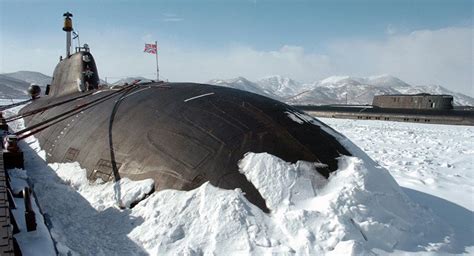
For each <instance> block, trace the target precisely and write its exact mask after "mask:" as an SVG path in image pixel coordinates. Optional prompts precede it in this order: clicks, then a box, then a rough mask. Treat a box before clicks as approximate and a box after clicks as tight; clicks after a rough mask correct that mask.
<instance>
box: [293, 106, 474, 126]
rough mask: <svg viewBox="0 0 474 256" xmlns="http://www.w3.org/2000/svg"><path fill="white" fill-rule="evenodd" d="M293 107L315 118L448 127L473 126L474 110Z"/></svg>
mask: <svg viewBox="0 0 474 256" xmlns="http://www.w3.org/2000/svg"><path fill="white" fill-rule="evenodd" d="M293 107H295V108H297V109H300V110H302V111H305V112H306V113H308V114H310V115H312V116H317V117H331V118H343V119H363V120H381V121H397V122H412V123H432V124H450V125H474V109H471V108H459V109H458V108H455V109H451V110H437V109H434V110H433V109H403V108H398V109H397V108H379V107H374V106H370V105H323V106H293Z"/></svg>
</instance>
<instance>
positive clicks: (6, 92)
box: [0, 71, 51, 99]
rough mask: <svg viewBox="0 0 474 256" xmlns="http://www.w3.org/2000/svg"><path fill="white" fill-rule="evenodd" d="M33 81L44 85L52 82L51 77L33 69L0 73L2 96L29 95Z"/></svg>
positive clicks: (18, 96)
mask: <svg viewBox="0 0 474 256" xmlns="http://www.w3.org/2000/svg"><path fill="white" fill-rule="evenodd" d="M31 83H35V84H38V85H40V86H42V87H44V86H46V84H49V83H51V77H50V76H47V75H45V74H42V73H39V72H33V71H18V72H14V73H5V74H0V98H17V99H21V98H25V97H28V92H27V90H28V87H29V86H30V84H31Z"/></svg>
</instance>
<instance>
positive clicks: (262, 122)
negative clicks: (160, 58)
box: [10, 12, 350, 212]
mask: <svg viewBox="0 0 474 256" xmlns="http://www.w3.org/2000/svg"><path fill="white" fill-rule="evenodd" d="M64 17H65V18H64V27H63V30H64V31H65V32H66V55H65V57H64V58H61V59H60V62H59V63H58V64H57V66H56V68H55V70H54V73H53V79H52V82H51V85H50V86H48V87H47V89H46V94H47V95H39V93H38V91H37V90H33V91H34V92H36V93H35V94H33V95H34V96H33V98H34V99H33V100H32V101H31V102H30V103H29V104H28V105H26V106H25V107H24V108H22V109H21V111H20V112H19V114H18V116H14V117H12V118H10V120H14V119H19V118H23V120H24V121H25V127H26V128H25V129H23V130H20V131H17V132H16V133H15V135H16V136H17V138H18V140H21V139H24V138H26V137H28V136H32V135H34V136H35V137H36V138H37V139H38V141H39V143H40V146H41V148H42V149H43V150H44V151H45V152H46V160H47V161H48V162H79V164H80V165H81V167H82V168H85V169H86V170H87V177H88V179H89V180H91V181H95V180H98V179H100V180H102V181H104V182H106V181H118V180H119V179H121V178H123V177H127V178H129V179H131V180H142V179H153V180H154V189H155V191H160V190H164V189H177V190H192V189H194V188H197V187H199V186H200V185H202V184H203V183H204V182H208V181H209V182H210V183H211V184H213V185H215V186H217V187H220V188H223V189H235V188H240V189H241V190H242V191H243V192H244V194H245V196H246V198H247V199H248V200H249V201H250V202H251V203H253V204H255V205H256V206H258V207H259V208H261V209H262V210H264V211H265V212H269V209H268V207H267V206H266V203H265V200H264V199H263V197H262V196H261V195H260V193H259V192H258V190H257V189H256V188H255V186H254V185H253V184H252V183H251V182H249V181H248V180H247V179H246V177H245V176H244V175H243V174H242V173H240V172H239V168H238V162H239V160H240V159H242V158H243V157H244V155H245V154H246V153H247V152H254V153H259V152H267V153H269V154H272V155H275V156H277V157H279V158H281V159H283V160H285V161H287V162H293V163H294V162H296V161H299V160H303V161H307V162H312V163H315V164H314V172H315V173H316V172H317V173H319V174H320V176H322V177H325V178H328V177H329V175H330V173H332V172H334V171H336V170H337V169H338V160H337V158H338V157H340V156H341V155H350V153H349V151H348V150H347V149H346V148H345V147H344V146H343V145H342V144H341V143H340V142H339V141H338V140H337V139H336V138H335V137H334V136H333V135H331V134H330V133H328V132H326V131H327V129H331V128H329V127H327V126H325V124H323V123H322V122H303V121H301V122H297V121H295V120H294V115H299V114H302V113H303V112H301V111H300V110H298V109H297V108H294V107H291V106H289V105H287V104H284V103H282V102H279V101H276V100H273V99H270V98H267V97H264V96H261V95H257V94H253V93H250V92H245V91H241V90H237V89H232V88H226V87H220V86H215V85H209V84H199V83H187V82H186V83H180V82H163V81H152V82H146V83H141V82H140V81H138V80H137V81H134V82H133V83H130V84H123V85H121V86H115V87H102V86H100V81H99V74H98V69H97V66H96V64H95V60H94V58H93V56H92V54H91V51H90V48H89V47H88V46H84V47H76V49H75V52H74V53H72V52H71V31H73V27H72V18H71V17H72V14H70V13H69V12H68V13H65V14H64ZM292 116H293V117H292ZM323 126H324V129H323ZM334 133H337V132H334Z"/></svg>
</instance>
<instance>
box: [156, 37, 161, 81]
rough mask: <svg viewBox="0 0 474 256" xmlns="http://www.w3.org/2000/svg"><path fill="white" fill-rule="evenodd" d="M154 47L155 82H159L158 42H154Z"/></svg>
mask: <svg viewBox="0 0 474 256" xmlns="http://www.w3.org/2000/svg"><path fill="white" fill-rule="evenodd" d="M155 47H156V53H155V55H156V81H157V82H159V81H160V68H159V67H158V42H157V41H155Z"/></svg>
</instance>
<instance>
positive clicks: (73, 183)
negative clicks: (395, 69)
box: [11, 115, 474, 255]
mask: <svg viewBox="0 0 474 256" xmlns="http://www.w3.org/2000/svg"><path fill="white" fill-rule="evenodd" d="M295 118H298V119H299V120H295V121H298V122H303V121H304V122H306V121H308V120H309V118H308V117H307V116H304V115H301V116H300V115H297V116H295ZM323 121H324V122H326V123H328V124H329V125H330V126H331V127H333V128H335V129H336V130H338V131H339V132H341V133H343V134H345V135H346V136H348V137H349V138H350V139H351V140H352V141H353V142H354V143H355V144H357V145H358V146H359V147H360V148H361V149H362V150H364V151H366V152H367V153H368V154H369V156H371V157H372V159H374V160H375V162H374V161H372V160H371V159H370V158H369V157H367V155H366V154H365V153H363V152H362V151H360V150H359V148H357V147H356V146H354V145H353V144H352V143H351V142H350V141H349V140H346V139H344V138H343V137H341V136H339V135H338V134H335V136H337V137H338V139H339V140H340V141H341V143H343V144H344V145H345V146H346V147H348V148H349V149H350V152H351V153H352V154H353V155H354V156H353V157H341V158H340V159H339V167H340V168H339V170H338V171H337V172H336V173H335V174H334V175H332V176H331V177H330V179H329V180H325V179H322V178H321V177H319V176H318V175H315V174H314V173H315V172H314V164H312V163H307V162H298V163H295V164H291V163H287V162H285V161H283V160H281V159H278V158H277V157H274V156H272V155H269V154H265V153H261V154H254V153H248V154H247V155H246V156H245V157H244V158H243V159H242V160H241V162H240V164H239V168H240V171H241V172H242V173H243V174H245V175H246V176H247V178H248V179H249V180H250V181H251V182H252V183H253V184H254V185H255V186H256V187H257V189H258V190H259V191H260V193H261V194H262V196H263V197H264V198H265V199H266V201H267V204H268V207H269V208H270V209H271V211H272V213H271V214H265V213H263V212H262V211H261V210H260V209H259V208H257V207H255V206H254V205H252V204H250V203H249V202H248V201H247V200H246V199H245V197H244V196H243V194H242V192H241V191H240V190H239V189H235V190H223V189H219V188H216V187H214V186H212V185H211V184H209V183H205V184H203V185H202V186H201V187H199V188H197V189H195V190H192V191H176V190H165V191H159V192H154V193H153V194H151V195H150V196H149V197H147V198H146V199H144V200H142V201H141V202H139V203H138V204H137V205H135V206H134V207H133V208H131V209H130V208H125V209H123V207H124V206H125V207H126V206H130V204H131V203H132V202H133V201H135V200H138V199H141V198H143V196H145V194H146V193H147V192H149V190H150V188H151V184H152V183H151V181H147V180H145V181H142V182H133V181H130V180H126V179H123V180H122V182H120V183H119V184H113V183H100V182H97V183H89V182H88V181H87V179H86V178H85V170H83V169H81V167H80V166H79V165H78V164H77V163H68V164H57V163H54V164H47V163H45V161H44V152H43V151H41V149H40V148H39V145H38V143H37V141H36V140H35V139H34V138H31V139H28V140H27V141H25V142H24V143H22V147H23V149H24V151H25V154H26V156H25V169H26V174H27V176H28V179H29V181H30V184H33V186H34V191H35V194H36V196H37V199H38V202H39V203H40V205H41V209H42V211H43V213H44V214H45V216H44V218H45V220H46V223H48V226H49V229H50V231H51V236H52V237H53V238H54V240H55V245H56V248H57V250H58V252H59V253H60V254H61V255H146V254H152V255H163V254H167V255H210V254H217V255H222V254H229V255H241V254H256V255H260V254H286V255H292V254H297V255H319V254H328V255H330V254H336V255H346V254H351V253H352V254H364V255H366V254H388V253H392V254H397V255H398V254H414V253H423V254H425V253H426V254H448V253H450V254H459V253H474V239H473V237H474V214H473V209H474V203H473V193H472V192H473V187H474V186H473V174H472V171H473V168H472V159H474V158H473V156H474V147H473V144H472V143H473V137H474V127H462V126H442V125H432V124H429V125H424V124H407V123H394V122H379V121H359V120H336V119H323ZM17 125H18V127H21V126H22V124H21V123H17ZM323 129H326V130H327V129H329V128H326V127H323ZM331 132H332V131H331ZM387 170H388V171H387ZM11 172H15V170H12V171H11ZM16 172H18V173H20V174H19V175H12V176H13V177H14V179H16V181H17V182H20V183H21V179H23V180H24V179H25V178H26V177H27V176H26V175H25V173H24V172H23V173H22V172H21V171H18V170H16ZM390 174H391V175H390ZM392 176H393V177H394V178H395V179H393V177H392ZM395 180H396V181H395ZM397 183H398V184H400V186H401V187H400V186H399V185H398V184H397ZM34 236H38V234H37V233H35V232H30V233H27V234H26V235H23V237H19V236H18V237H17V239H19V240H20V241H19V243H20V245H22V246H31V247H33V248H31V247H30V248H29V250H26V251H28V253H26V254H24V255H44V252H42V251H41V250H38V249H37V250H35V248H34V247H35V246H38V245H37V244H32V243H28V241H32V237H34Z"/></svg>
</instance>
